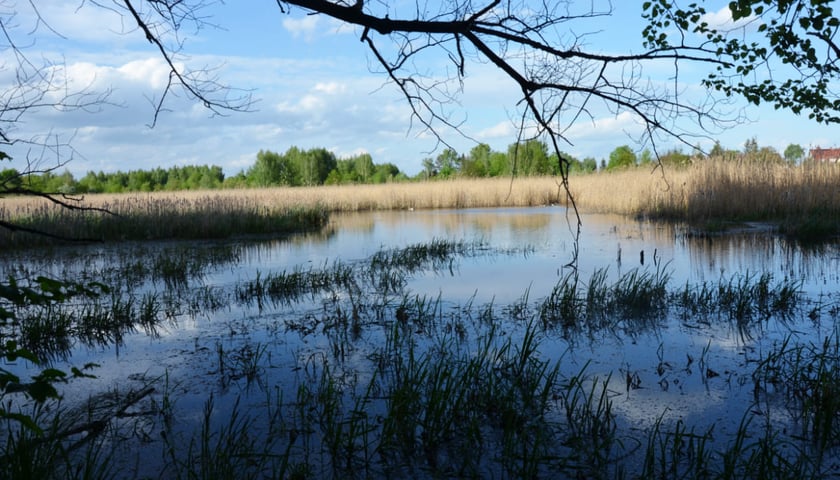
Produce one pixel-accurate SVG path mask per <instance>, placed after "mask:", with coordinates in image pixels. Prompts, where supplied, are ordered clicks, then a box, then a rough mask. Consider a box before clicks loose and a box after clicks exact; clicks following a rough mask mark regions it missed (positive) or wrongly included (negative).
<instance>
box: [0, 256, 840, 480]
mask: <svg viewBox="0 0 840 480" xmlns="http://www.w3.org/2000/svg"><path fill="white" fill-rule="evenodd" d="M485 248H486V247H485V246H483V244H480V243H479V244H464V243H460V242H444V241H434V242H431V243H429V244H420V245H409V246H407V247H405V248H404V249H394V250H383V251H380V252H377V253H375V254H374V255H372V256H371V257H370V258H369V259H367V260H364V261H359V262H355V263H352V264H346V263H340V262H335V263H333V264H328V263H325V264H324V265H323V267H322V268H309V269H295V270H292V271H291V272H280V273H272V272H269V273H264V274H260V275H258V276H257V278H255V279H250V280H249V279H246V280H243V281H241V282H239V283H238V284H237V285H235V286H230V288H229V291H226V292H225V291H221V290H219V291H217V290H208V289H202V288H195V289H192V290H190V289H187V288H181V287H174V286H175V285H183V284H184V283H186V284H187V285H189V283H190V282H189V279H187V281H186V282H183V281H181V280H172V281H171V282H167V281H166V280H165V279H164V280H163V283H164V285H170V287H167V290H171V291H170V292H167V294H166V295H164V294H162V293H161V292H157V293H154V292H153V293H149V294H148V295H146V296H136V295H135V296H132V295H130V294H128V292H129V291H128V290H124V289H116V290H113V295H110V294H109V295H103V296H101V297H102V298H100V299H90V300H89V303H77V304H74V305H71V306H70V307H69V309H68V310H65V311H60V310H52V311H41V312H39V313H38V315H34V314H33V315H32V317H31V318H32V320H31V323H32V325H35V326H37V329H41V334H40V336H38V337H37V338H50V339H51V340H50V341H52V342H58V343H56V345H59V344H61V343H62V340H61V339H62V338H63V339H65V340H63V343H67V344H73V343H74V342H76V341H78V340H79V339H83V340H82V341H85V342H87V341H91V340H86V339H93V341H91V343H92V344H93V343H95V342H99V341H101V342H119V338H121V337H119V336H118V335H117V334H116V333H113V332H114V331H115V330H116V331H118V332H124V330H121V329H123V328H126V327H128V328H139V326H144V327H143V328H146V327H145V325H155V324H156V322H160V321H162V320H163V319H165V318H166V317H167V316H169V315H172V314H171V313H167V312H168V311H170V306H169V304H170V303H171V304H182V305H191V304H194V305H195V308H196V309H197V310H198V311H202V310H201V308H207V309H210V310H212V309H214V308H226V307H229V306H230V305H232V304H235V305H245V306H249V305H254V304H255V303H256V304H257V306H258V307H259V308H268V306H269V305H273V306H275V307H284V308H285V307H287V306H290V305H294V304H298V303H302V302H304V301H305V302H308V304H314V305H315V306H314V307H313V308H310V309H306V308H304V309H303V311H299V312H296V313H295V312H294V311H293V310H294V309H288V310H286V309H280V308H278V310H279V311H282V312H284V313H283V315H282V316H280V317H279V320H278V321H279V322H282V326H280V327H279V328H278V331H279V332H281V333H279V336H280V337H283V336H285V335H292V333H291V332H297V333H298V334H299V335H300V337H302V338H307V337H309V336H310V335H321V337H318V338H319V341H317V342H312V343H313V344H316V343H317V344H318V345H317V346H313V347H312V348H311V349H308V350H307V352H306V354H305V355H304V354H303V353H298V352H296V353H294V354H293V355H292V357H293V358H294V363H295V364H294V365H291V366H290V365H287V363H284V362H288V360H285V361H284V360H279V359H277V358H276V357H275V358H272V357H271V354H272V351H273V346H272V345H273V344H271V345H270V344H269V343H266V342H263V341H260V342H249V341H246V342H241V341H240V342H238V343H237V341H236V340H235V338H234V334H233V333H231V334H230V336H228V335H227V334H225V337H224V338H222V339H220V340H218V341H217V343H216V352H215V354H214V353H213V352H212V351H211V352H209V353H208V354H207V355H208V356H207V358H210V359H211V361H215V362H218V367H217V369H216V370H214V372H213V374H215V375H218V376H219V377H220V378H221V379H222V382H221V383H222V384H223V385H222V386H223V392H228V391H230V390H232V391H234V392H245V393H243V395H247V392H248V391H249V387H254V390H255V391H257V392H265V395H266V400H265V402H264V403H261V404H260V405H258V406H256V407H255V406H254V405H253V396H250V397H247V398H249V399H251V402H250V403H248V404H247V405H246V404H242V403H235V404H233V406H232V407H230V408H229V409H227V410H225V411H224V412H221V411H220V409H219V408H218V407H217V406H216V405H217V403H216V400H215V399H214V398H213V397H211V398H210V399H209V400H208V401H207V402H206V403H205V406H204V410H203V412H202V415H200V416H199V417H200V419H199V420H200V421H199V423H198V424H197V425H196V428H195V429H190V428H188V427H189V426H192V425H193V424H191V423H188V422H186V421H184V422H183V423H181V424H180V425H179V420H178V419H179V416H178V414H177V413H175V410H177V409H178V408H179V407H178V406H176V405H175V403H176V402H174V401H173V400H172V399H171V398H169V395H170V394H169V393H166V392H167V391H168V389H169V387H166V386H164V387H162V388H163V392H155V393H154V394H152V393H150V394H149V395H150V396H152V397H153V398H154V401H150V402H149V407H148V408H146V409H138V410H137V411H134V414H136V415H137V417H136V418H137V419H141V418H142V419H143V422H162V425H158V424H155V423H152V424H147V423H141V425H142V427H141V428H136V429H135V430H134V431H135V432H139V433H137V436H139V437H142V438H141V440H142V442H147V443H146V444H144V445H145V446H143V448H145V449H146V450H143V451H144V452H148V451H149V450H148V449H149V444H151V445H155V446H160V447H161V448H162V449H163V452H164V453H165V456H164V458H165V459H166V460H165V462H164V463H163V464H161V465H155V468H157V469H159V470H155V471H152V472H145V471H144V473H143V474H142V475H141V474H139V473H138V476H143V475H144V476H147V477H155V478H157V477H166V478H179V479H180V478H184V479H192V478H391V477H412V478H442V477H449V478H452V477H457V478H464V477H468V478H486V477H505V478H771V477H772V478H794V477H795V476H797V475H798V476H799V477H797V478H819V477H820V476H822V475H824V474H825V473H827V472H830V471H831V468H833V467H831V465H830V463H831V462H828V461H826V460H827V459H828V458H829V456H830V454H831V452H834V451H835V450H833V449H835V448H837V447H838V446H840V435H839V434H838V424H837V419H838V418H840V413H838V412H840V402H838V401H837V400H836V398H837V397H838V395H840V393H838V391H837V385H838V384H840V379H838V378H836V373H837V372H838V371H840V360H838V359H840V347H839V346H838V345H840V341H838V340H837V338H838V337H837V334H834V335H832V336H830V337H829V338H828V339H826V341H825V342H824V343H823V344H822V345H811V344H808V343H797V342H795V341H794V340H793V339H792V338H791V339H790V340H788V341H786V342H783V343H782V344H780V345H778V346H777V348H774V349H773V351H771V352H769V353H767V354H766V356H765V357H764V358H762V359H761V361H760V362H759V363H758V364H757V365H756V367H755V373H754V374H753V377H752V378H753V380H754V382H755V392H756V400H755V404H754V405H745V406H744V408H745V409H746V410H745V411H746V412H747V413H745V417H744V418H745V419H744V422H743V423H742V424H741V425H740V427H739V428H738V429H737V431H736V432H735V433H734V434H733V435H732V436H731V438H719V437H717V436H716V435H713V434H716V431H715V430H714V427H708V426H703V427H702V429H699V430H697V429H695V428H694V427H692V426H689V425H687V424H686V423H684V422H682V421H678V422H676V423H666V422H665V421H664V420H661V419H660V421H659V422H656V424H655V426H654V427H653V428H651V429H650V430H647V431H634V430H632V429H631V430H628V429H626V428H625V427H626V425H623V424H622V423H620V421H619V414H618V413H617V412H616V409H615V403H614V402H615V398H616V396H618V395H622V394H621V392H616V391H614V390H613V389H612V388H611V385H612V384H613V383H614V382H613V381H612V378H611V376H610V375H609V374H608V373H607V374H599V375H595V374H591V373H590V371H589V370H590V365H588V364H585V365H583V366H581V367H574V365H572V366H573V367H574V369H573V370H572V372H573V373H569V372H570V363H569V362H570V360H568V357H567V356H565V355H560V354H558V352H552V353H551V354H547V353H549V352H551V350H552V349H555V348H557V347H556V345H555V344H553V343H552V344H546V343H547V340H549V339H550V340H551V341H553V340H554V339H555V337H556V335H555V333H556V332H562V333H563V334H565V335H567V336H575V335H579V334H581V333H584V332H588V333H598V332H604V331H607V332H609V331H612V330H619V329H623V330H624V331H625V332H626V333H629V334H630V335H631V337H632V336H634V335H637V334H639V333H641V332H642V331H646V330H653V331H655V330H656V329H657V328H658V327H659V325H660V324H661V320H662V319H664V318H665V317H666V316H668V315H676V316H678V317H679V318H682V319H683V320H684V321H685V322H688V321H692V322H700V321H705V322H712V321H716V322H720V323H723V324H729V325H735V326H738V327H739V328H740V326H741V325H742V324H743V325H745V326H746V327H750V326H753V325H755V324H761V323H762V322H765V321H767V320H768V319H770V318H780V319H787V318H789V317H790V316H793V315H796V314H797V313H799V312H800V310H801V309H800V306H801V298H800V293H799V289H800V286H799V285H798V284H797V283H796V282H790V281H788V280H784V281H782V282H778V283H776V282H774V281H773V279H772V277H770V276H768V275H761V276H756V275H750V274H746V275H740V276H734V277H732V278H729V279H721V280H719V281H718V282H716V283H715V282H710V283H704V284H701V285H699V286H689V285H686V286H685V287H683V288H678V289H676V290H670V289H669V287H668V283H669V281H670V274H669V273H668V272H667V269H666V268H659V267H658V266H657V267H656V268H655V269H654V270H642V269H637V270H630V271H627V272H625V273H624V274H622V275H620V276H618V278H616V279H615V280H614V281H610V280H609V279H610V275H609V274H608V271H607V270H606V269H601V270H597V271H596V272H594V274H593V275H592V276H591V277H590V278H589V280H588V281H587V282H581V281H580V280H579V278H578V277H577V276H574V275H569V276H565V277H563V278H561V279H560V281H559V282H558V283H557V284H556V285H555V287H554V288H553V289H552V291H551V293H550V294H549V295H548V296H547V297H546V298H544V299H536V300H532V299H530V291H526V292H525V293H524V294H523V296H522V297H521V298H520V299H519V300H517V301H515V302H513V303H512V304H511V305H508V306H505V305H502V306H498V307H497V306H495V305H493V304H492V303H491V304H488V305H473V304H472V300H470V301H468V305H457V306H454V307H453V306H452V305H451V304H450V303H449V302H448V301H446V300H444V298H443V295H442V294H441V295H438V296H437V297H434V296H432V297H428V296H424V295H418V294H416V293H413V292H411V291H408V290H407V289H406V288H405V285H406V284H407V280H406V279H407V278H409V277H410V276H411V275H416V274H417V273H419V272H422V271H436V272H438V271H443V272H447V271H451V270H452V269H454V268H455V267H454V266H455V265H456V263H455V261H456V260H457V259H458V258H459V257H461V256H465V255H474V254H477V253H479V252H483V251H484V249H485ZM192 271H193V272H196V274H199V273H200V272H204V271H205V270H204V269H202V268H196V269H194V270H192ZM146 275H148V277H147V278H156V276H157V275H159V274H153V273H151V272H149V273H147V274H146ZM164 278H165V277H164ZM386 284H387V285H389V287H388V289H385V290H383V288H382V285H386ZM193 294H194V295H196V298H187V297H189V296H190V295H193ZM313 300H314V302H313ZM202 306H203V307H202ZM180 308H181V309H182V313H181V314H175V315H188V314H187V313H183V312H184V311H187V310H189V309H190V308H192V307H183V306H182V307H180ZM84 312H89V313H87V314H84V315H80V314H81V313H84ZM287 312H288V313H287ZM22 313H23V311H22ZM33 313H34V312H33ZM35 317H39V318H43V319H52V320H55V324H54V325H49V322H45V323H46V325H38V324H37V322H36V320H35ZM20 318H28V317H25V316H20ZM26 323H29V321H28V320H27V322H26ZM283 327H285V330H284V329H283ZM14 328H24V326H23V325H20V326H14ZM14 328H12V329H10V330H5V331H4V334H5V335H14V334H16V333H15V330H14ZM26 328H29V327H26ZM246 328H247V326H246ZM95 332H99V333H98V334H97V333H95ZM468 336H471V338H469V339H468V340H465V338H466V337H468ZM77 337H78V338H77ZM33 338H35V337H34V336H33ZM310 338H311V337H310ZM320 339H324V341H323V342H322V341H320ZM569 345H571V343H569ZM709 345H711V342H710V343H709ZM49 348H52V347H49V345H48V346H46V347H44V349H45V350H48V349H49ZM58 348H59V349H66V348H68V347H66V346H61V345H59V347H58ZM196 349H197V350H198V342H197V341H196ZM660 349H661V347H660ZM708 349H709V347H707V348H706V349H704V353H703V356H702V358H701V359H700V362H699V363H701V364H703V365H704V366H705V364H706V356H707V353H708ZM658 356H659V362H660V365H662V364H663V363H664V362H665V360H664V359H663V353H662V352H661V351H660V352H658ZM558 357H559V358H558ZM278 367H279V368H287V367H289V368H288V369H289V371H290V372H293V373H292V374H291V375H292V376H293V378H294V380H293V381H292V382H291V385H285V386H284V387H283V388H281V386H280V385H277V386H276V387H275V386H273V385H272V384H271V383H270V382H268V381H267V378H268V376H269V375H268V373H269V371H270V370H271V369H275V368H278ZM669 368H670V367H669ZM701 370H702V368H701ZM701 377H703V375H702V374H701ZM703 378H705V377H703ZM167 382H168V380H167ZM235 386H239V388H240V389H239V390H237V389H236V388H230V387H235ZM156 388H157V387H156ZM628 388H629V387H628ZM0 400H3V399H2V398H0ZM779 405H782V406H783V408H785V409H787V411H789V412H790V415H791V417H792V418H794V419H795V421H796V422H797V424H796V425H798V430H796V432H794V434H793V435H791V434H790V432H786V431H785V430H784V429H785V428H786V427H787V425H776V424H774V423H773V422H770V421H767V422H764V423H761V422H758V421H751V419H752V418H753V413H752V412H753V411H754V410H762V411H765V410H769V409H771V408H773V409H776V408H779ZM53 407H54V410H52V411H51V412H50V413H49V415H47V414H46V413H43V414H41V416H39V417H37V418H38V419H39V422H41V423H42V424H44V425H45V426H47V427H49V425H50V422H60V421H67V420H68V419H69V418H71V417H69V416H65V415H64V413H62V412H64V411H65V410H64V409H63V408H62V406H61V405H54V406H53ZM55 412H58V413H55ZM92 418H93V419H94V420H95V421H97V422H100V423H96V426H97V428H100V427H101V428H100V429H98V430H96V431H95V432H94V431H93V430H91V431H88V433H87V434H88V435H89V437H90V440H89V441H88V442H87V443H85V444H84V445H85V450H82V449H79V450H74V451H73V452H72V455H71V454H70V452H69V451H68V446H67V445H66V444H64V443H62V442H55V441H52V442H49V441H44V440H37V439H32V438H29V437H27V436H26V435H31V432H25V431H23V430H21V429H20V428H17V429H15V428H13V427H11V426H10V424H8V423H6V424H4V427H3V430H2V433H3V434H4V435H5V439H3V438H0V456H3V458H4V459H6V460H7V461H6V462H4V463H3V466H0V468H5V470H2V472H3V473H4V474H5V473H8V474H9V475H30V474H32V475H36V477H31V478H46V479H50V478H65V477H67V478H109V477H110V476H113V475H114V471H115V467H114V465H115V464H114V462H115V461H116V460H120V461H122V462H125V461H129V460H126V459H125V458H117V459H115V458H113V457H114V456H118V457H119V456H124V455H127V454H126V453H124V452H123V451H122V450H116V446H117V445H120V444H122V443H126V442H131V441H133V440H132V438H134V437H132V435H134V433H132V434H131V435H125V434H124V430H121V429H118V428H114V424H115V423H118V422H117V421H116V420H115V416H114V418H111V417H101V416H97V417H92ZM131 418H135V417H131ZM756 418H758V417H756ZM768 418H769V417H768ZM138 421H139V420H138ZM150 425H151V426H150ZM44 430H45V431H47V430H49V428H45V429H44ZM58 430H61V431H67V428H66V427H62V428H60V429H58ZM159 431H163V432H164V435H163V437H161V438H160V439H158V437H159V435H158V434H157V433H156V432H159ZM120 432H123V433H120ZM46 438H50V437H49V436H48V437H46ZM33 441H34V442H36V443H38V442H41V443H39V444H38V449H33V448H32V445H33V443H32V442H33ZM94 446H95V447H96V448H97V449H93V447H94ZM41 448H43V451H42V450H40V449H41ZM87 448H91V450H86V449H87ZM126 450H130V449H129V448H126ZM117 452H119V454H117ZM137 462H138V463H142V462H141V461H140V460H137ZM129 463H130V461H129ZM149 468H151V467H149ZM27 469H28V470H27ZM36 469H37V471H36ZM68 472H69V473H68ZM74 472H76V473H74ZM125 476H129V475H125ZM11 478H18V477H14V476H12V477H11ZM19 478H26V477H19Z"/></svg>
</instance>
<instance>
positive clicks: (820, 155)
mask: <svg viewBox="0 0 840 480" xmlns="http://www.w3.org/2000/svg"><path fill="white" fill-rule="evenodd" d="M811 159H812V160H813V161H815V162H828V163H837V162H840V148H820V147H817V148H812V149H811Z"/></svg>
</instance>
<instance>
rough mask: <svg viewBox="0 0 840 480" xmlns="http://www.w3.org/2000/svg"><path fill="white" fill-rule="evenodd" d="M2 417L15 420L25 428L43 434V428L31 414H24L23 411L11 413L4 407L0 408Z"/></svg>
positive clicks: (0, 416)
mask: <svg viewBox="0 0 840 480" xmlns="http://www.w3.org/2000/svg"><path fill="white" fill-rule="evenodd" d="M0 418H6V419H9V420H14V421H16V422H18V423H20V424H21V426H23V427H24V428H26V429H28V430H30V431H33V432H35V433H36V434H38V435H43V434H44V431H43V430H41V427H39V426H38V424H37V423H35V420H33V419H32V417H30V416H29V415H24V414H22V413H9V412H7V411H5V410H3V409H0Z"/></svg>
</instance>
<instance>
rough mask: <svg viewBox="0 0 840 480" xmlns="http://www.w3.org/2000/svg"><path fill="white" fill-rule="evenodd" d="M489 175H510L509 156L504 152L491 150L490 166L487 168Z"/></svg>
mask: <svg viewBox="0 0 840 480" xmlns="http://www.w3.org/2000/svg"><path fill="white" fill-rule="evenodd" d="M487 173H488V174H489V176H491V177H499V176H507V175H510V174H511V173H512V172H511V164H510V157H508V155H507V154H506V153H502V152H491V153H490V168H489V169H488V172H487Z"/></svg>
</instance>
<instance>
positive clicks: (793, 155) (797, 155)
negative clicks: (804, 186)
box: [784, 143, 805, 164]
mask: <svg viewBox="0 0 840 480" xmlns="http://www.w3.org/2000/svg"><path fill="white" fill-rule="evenodd" d="M784 155H785V161H787V162H788V163H790V164H795V163H798V162H800V161H801V160H802V159H803V158H805V150H804V149H803V148H802V146H800V145H799V144H796V143H791V144H790V145H788V146H787V148H785V153H784Z"/></svg>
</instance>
